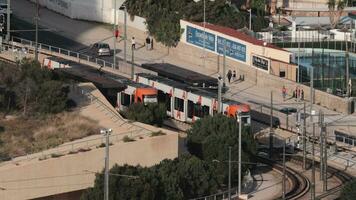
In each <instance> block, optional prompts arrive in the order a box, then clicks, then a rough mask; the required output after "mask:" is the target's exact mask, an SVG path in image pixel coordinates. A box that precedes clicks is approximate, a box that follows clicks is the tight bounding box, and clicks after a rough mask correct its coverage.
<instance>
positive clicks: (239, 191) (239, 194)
mask: <svg viewBox="0 0 356 200" xmlns="http://www.w3.org/2000/svg"><path fill="white" fill-rule="evenodd" d="M238 118H239V163H238V164H239V166H238V168H239V174H238V178H239V180H238V194H237V195H238V198H240V197H241V163H242V160H241V151H242V150H241V129H242V126H241V125H242V119H241V113H240V112H239V113H238Z"/></svg>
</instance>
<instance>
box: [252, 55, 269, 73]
mask: <svg viewBox="0 0 356 200" xmlns="http://www.w3.org/2000/svg"><path fill="white" fill-rule="evenodd" d="M252 65H253V66H255V67H257V68H260V69H263V70H266V71H268V60H266V59H263V58H260V57H257V56H252Z"/></svg>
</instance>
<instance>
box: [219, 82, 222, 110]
mask: <svg viewBox="0 0 356 200" xmlns="http://www.w3.org/2000/svg"><path fill="white" fill-rule="evenodd" d="M221 90H222V84H221V76H220V75H219V76H218V113H221V112H222V109H221V107H222V102H221V99H222V94H221Z"/></svg>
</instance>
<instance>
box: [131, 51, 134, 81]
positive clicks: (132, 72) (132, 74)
mask: <svg viewBox="0 0 356 200" xmlns="http://www.w3.org/2000/svg"><path fill="white" fill-rule="evenodd" d="M131 51H132V52H131V55H132V57H131V80H134V75H135V49H134V47H131Z"/></svg>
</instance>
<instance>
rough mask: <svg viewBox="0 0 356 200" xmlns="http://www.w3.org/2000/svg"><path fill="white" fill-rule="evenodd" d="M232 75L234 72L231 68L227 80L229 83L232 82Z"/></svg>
mask: <svg viewBox="0 0 356 200" xmlns="http://www.w3.org/2000/svg"><path fill="white" fill-rule="evenodd" d="M231 77H232V72H231V70H229V71H228V72H227V80H229V83H230V82H231Z"/></svg>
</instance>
